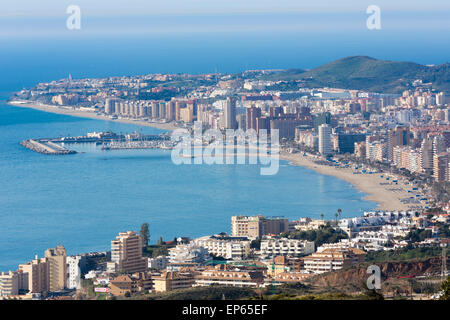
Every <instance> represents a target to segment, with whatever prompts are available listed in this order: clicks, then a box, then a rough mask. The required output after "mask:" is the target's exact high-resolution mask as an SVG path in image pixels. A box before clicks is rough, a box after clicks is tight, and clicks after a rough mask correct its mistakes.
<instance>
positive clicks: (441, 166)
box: [433, 152, 449, 182]
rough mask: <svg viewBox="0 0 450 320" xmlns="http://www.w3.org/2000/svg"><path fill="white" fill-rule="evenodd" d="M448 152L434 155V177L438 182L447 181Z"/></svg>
mask: <svg viewBox="0 0 450 320" xmlns="http://www.w3.org/2000/svg"><path fill="white" fill-rule="evenodd" d="M448 158H449V157H448V153H446V152H444V153H439V154H435V155H434V157H433V177H434V180H436V182H443V181H447V176H448Z"/></svg>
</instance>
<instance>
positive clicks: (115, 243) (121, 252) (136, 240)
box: [111, 231, 147, 273]
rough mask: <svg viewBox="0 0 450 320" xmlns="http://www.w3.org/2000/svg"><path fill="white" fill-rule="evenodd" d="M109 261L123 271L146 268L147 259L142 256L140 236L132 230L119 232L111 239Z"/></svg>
mask: <svg viewBox="0 0 450 320" xmlns="http://www.w3.org/2000/svg"><path fill="white" fill-rule="evenodd" d="M111 261H112V262H114V263H115V264H116V270H117V271H119V272H124V273H135V272H143V271H146V270H147V259H146V258H143V257H142V238H141V237H140V236H139V235H138V234H136V232H134V231H127V232H121V233H119V235H118V236H117V237H116V239H115V240H112V241H111Z"/></svg>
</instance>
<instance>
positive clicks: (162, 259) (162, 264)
mask: <svg viewBox="0 0 450 320" xmlns="http://www.w3.org/2000/svg"><path fill="white" fill-rule="evenodd" d="M168 264H169V257H168V256H159V257H156V258H148V267H149V269H158V270H163V269H165V268H167V265H168Z"/></svg>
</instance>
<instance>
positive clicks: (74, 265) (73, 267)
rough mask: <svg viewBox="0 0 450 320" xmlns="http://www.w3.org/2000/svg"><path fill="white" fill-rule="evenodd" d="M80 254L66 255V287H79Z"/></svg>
mask: <svg viewBox="0 0 450 320" xmlns="http://www.w3.org/2000/svg"><path fill="white" fill-rule="evenodd" d="M81 259H82V257H81V256H69V257H66V263H67V273H68V275H67V288H68V289H79V288H81V269H80V261H81Z"/></svg>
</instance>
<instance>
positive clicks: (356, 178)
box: [7, 101, 423, 211]
mask: <svg viewBox="0 0 450 320" xmlns="http://www.w3.org/2000/svg"><path fill="white" fill-rule="evenodd" d="M7 103H8V104H9V105H11V106H15V107H21V108H31V109H35V110H40V111H44V112H49V113H56V114H62V115H68V116H74V117H81V118H88V119H95V120H103V121H105V120H106V121H113V122H114V121H115V122H120V123H127V124H134V125H138V126H145V127H152V128H156V129H161V130H168V131H173V130H175V129H177V128H179V127H176V126H175V125H174V124H173V123H172V122H171V123H153V122H147V121H140V120H136V121H133V120H131V119H116V120H112V119H110V118H109V117H107V116H103V115H97V114H95V113H91V112H88V111H81V110H73V109H72V110H71V109H67V108H61V107H56V106H50V105H44V104H38V103H30V102H19V103H17V102H16V103H14V102H12V101H10V102H7ZM280 159H282V160H287V161H288V162H289V164H291V165H294V166H301V167H305V168H307V169H310V170H314V171H316V172H317V173H319V174H324V175H328V176H333V177H335V178H337V179H340V180H343V181H346V182H348V183H350V184H351V185H352V186H353V187H355V189H357V190H358V191H360V192H362V193H365V194H366V196H364V198H363V199H364V200H366V201H372V202H375V203H377V206H376V208H374V209H375V210H386V211H397V210H399V211H404V210H414V209H411V208H410V206H411V204H407V203H403V202H401V201H400V199H403V198H409V197H410V196H411V194H410V193H408V192H407V190H405V189H406V186H403V185H401V184H400V183H401V179H399V184H398V185H380V182H381V181H382V180H381V177H380V175H383V174H380V173H377V174H370V175H369V174H353V170H352V169H351V168H335V167H331V166H327V165H321V164H317V163H315V162H314V158H313V157H311V156H303V155H302V153H294V154H293V153H287V152H283V151H280ZM389 189H396V190H395V191H393V190H389ZM400 189H401V190H400ZM414 206H421V207H423V205H422V204H414Z"/></svg>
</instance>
